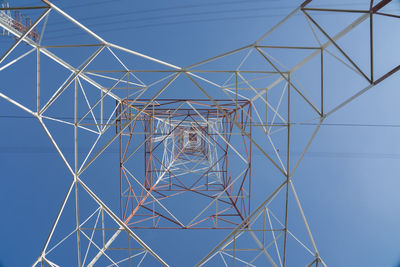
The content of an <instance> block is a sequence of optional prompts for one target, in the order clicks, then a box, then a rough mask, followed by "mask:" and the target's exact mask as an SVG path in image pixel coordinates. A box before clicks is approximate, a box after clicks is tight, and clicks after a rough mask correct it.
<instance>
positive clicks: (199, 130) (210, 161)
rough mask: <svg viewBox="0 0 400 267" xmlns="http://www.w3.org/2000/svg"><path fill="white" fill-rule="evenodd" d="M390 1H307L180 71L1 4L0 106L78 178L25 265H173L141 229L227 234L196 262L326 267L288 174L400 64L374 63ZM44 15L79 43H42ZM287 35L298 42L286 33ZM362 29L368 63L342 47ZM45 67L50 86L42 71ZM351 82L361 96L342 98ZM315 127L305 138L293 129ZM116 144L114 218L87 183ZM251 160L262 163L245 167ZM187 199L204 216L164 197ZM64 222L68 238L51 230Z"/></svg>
mask: <svg viewBox="0 0 400 267" xmlns="http://www.w3.org/2000/svg"><path fill="white" fill-rule="evenodd" d="M390 2H391V1H388V0H382V1H370V2H368V1H367V2H366V4H365V9H360V10H345V9H329V8H324V9H322V8H316V7H313V3H314V1H311V0H307V1H305V2H304V3H303V4H302V5H301V6H299V7H298V8H297V9H295V10H294V11H293V12H291V13H290V14H289V15H288V16H287V17H285V18H284V19H282V20H281V21H280V22H279V23H278V24H277V25H276V26H274V27H273V28H271V30H269V31H268V32H266V33H265V34H264V35H263V36H261V38H259V39H258V40H257V41H256V42H254V43H251V44H249V45H247V46H244V47H241V48H238V49H236V50H233V51H229V52H226V53H224V54H221V55H218V56H215V57H212V58H209V59H206V60H204V61H201V62H199V63H197V64H193V65H191V66H187V67H179V66H176V65H173V64H170V63H167V62H164V61H161V60H158V59H155V58H152V57H150V56H147V55H144V54H141V53H139V52H136V51H133V50H130V49H128V48H124V47H121V46H118V45H116V44H114V43H111V42H108V41H106V40H104V39H102V38H101V37H100V36H98V35H97V34H95V33H94V32H93V31H91V30H90V29H88V28H87V27H85V26H84V25H82V24H81V23H79V22H78V21H77V20H75V19H74V18H72V17H71V16H69V15H68V14H67V13H65V12H64V11H62V10H61V9H60V8H58V7H57V6H56V5H54V4H52V3H51V2H49V1H47V0H43V1H42V5H41V6H29V7H13V6H11V7H10V6H3V7H2V8H0V26H1V27H2V28H3V34H5V35H10V36H12V37H13V38H14V39H15V40H13V38H9V37H4V38H8V39H7V40H9V42H10V45H9V46H6V45H4V46H1V49H2V50H1V51H0V52H1V57H0V75H1V81H2V82H1V88H0V90H1V91H0V97H1V98H2V99H4V100H6V101H8V102H10V103H12V104H14V105H16V106H17V107H19V108H21V109H22V110H24V111H26V112H27V113H29V114H30V115H32V116H33V117H35V118H36V119H37V120H38V122H39V123H40V125H41V126H42V127H43V129H44V131H45V133H46V134H47V136H48V137H49V139H50V141H51V142H52V144H53V145H54V147H55V149H56V150H57V152H58V154H59V155H60V157H61V159H62V161H63V162H64V163H65V166H66V167H67V169H68V171H69V172H70V174H71V176H72V178H73V179H72V181H71V184H70V187H69V189H68V191H67V193H66V196H65V198H64V201H63V203H62V205H61V208H60V210H59V212H58V214H57V216H56V218H55V221H54V224H53V227H52V228H51V230H50V233H49V236H48V238H47V241H46V243H45V244H44V247H43V250H42V253H41V254H40V255H39V257H38V258H37V260H36V261H35V262H34V263H33V266H71V265H76V266H94V265H96V266H103V265H104V266H139V265H141V264H143V265H145V266H156V265H157V264H160V265H164V266H168V263H167V262H168V259H163V258H161V257H160V256H159V255H158V254H157V253H156V252H155V251H153V250H152V249H151V247H150V245H148V244H146V243H145V242H144V241H143V240H142V239H141V238H140V237H139V236H138V234H137V231H136V230H138V228H150V229H156V228H173V229H185V230H184V231H187V229H191V228H199V229H203V228H211V229H220V230H218V231H222V230H221V229H231V230H228V231H230V233H229V234H227V236H226V238H225V239H223V240H222V241H220V242H219V243H218V244H217V245H216V246H215V247H214V249H212V250H211V251H210V253H208V254H207V255H206V256H204V257H203V258H202V259H201V260H200V261H199V262H198V263H197V266H203V265H205V266H207V265H208V266H224V265H225V266H228V265H233V266H235V265H236V266H237V265H240V266H241V265H243V266H267V265H272V266H297V265H306V266H320V265H323V266H326V264H325V262H324V261H323V260H322V258H321V256H320V254H319V252H318V248H317V245H316V242H315V240H314V238H313V235H312V232H311V230H310V227H309V224H308V221H307V219H306V216H305V214H304V211H303V208H302V206H301V202H300V199H299V196H298V194H297V192H296V189H295V186H294V183H293V180H292V179H293V177H294V174H295V171H296V169H297V168H298V166H299V164H300V162H301V160H302V158H303V157H304V155H305V153H306V151H307V149H308V148H309V146H310V144H311V142H312V140H313V139H314V137H315V136H316V134H317V132H318V130H319V128H320V125H321V124H322V123H323V122H324V120H325V119H326V118H327V117H329V116H331V115H332V114H334V113H335V112H336V111H338V110H340V109H341V108H342V107H344V106H345V105H347V104H349V103H350V102H352V101H353V100H354V99H356V98H357V97H359V96H360V95H362V94H363V93H365V92H367V91H368V90H370V89H371V88H373V87H374V86H375V85H377V84H380V83H381V82H382V81H384V80H385V79H386V78H388V77H389V76H391V75H393V74H394V73H396V72H397V71H398V70H399V69H400V65H395V66H390V67H389V68H387V69H385V68H384V67H382V66H381V65H378V66H377V65H376V64H375V61H376V59H377V57H378V56H377V55H376V51H377V48H376V46H377V45H375V42H374V33H375V32H380V29H378V28H376V27H375V26H374V21H376V20H377V19H379V18H380V17H384V18H390V19H393V20H394V21H398V19H399V18H400V16H399V15H397V14H392V13H390V12H386V11H385V8H387V7H388V6H390ZM11 11H18V12H22V13H23V12H28V11H29V12H33V13H35V12H36V13H35V14H34V15H31V17H32V19H35V20H34V22H33V23H27V24H25V25H24V24H21V22H20V21H18V20H17V21H16V20H15V17H14V18H13V17H12V16H11V13H10V12H11ZM327 12H329V13H335V14H337V15H338V16H341V15H343V14H345V15H346V14H350V15H351V17H350V19H349V20H347V21H346V20H345V19H343V23H340V27H341V28H340V29H339V26H338V27H337V28H336V29H334V30H331V29H330V28H329V27H328V26H327V25H326V24H324V22H323V21H322V22H320V20H319V18H320V17H319V14H323V13H327ZM34 16H36V18H34ZM52 17H57V18H58V19H64V20H65V21H67V22H68V23H70V25H72V26H74V27H76V29H77V30H78V31H80V32H81V33H84V34H85V37H82V38H79V39H80V40H81V41H80V42H79V43H78V44H76V43H74V44H68V43H66V42H65V41H63V40H60V41H54V40H51V39H50V38H49V39H46V31H50V30H51V27H54V28H55V29H57V25H52V20H51V19H52ZM17 22H19V24H18V23H17ZM342 24H343V25H342ZM287 27H290V28H291V31H292V32H297V33H301V38H295V37H293V36H287V34H285V33H287V31H288V30H287V29H288V28H287ZM357 28H363V29H366V32H367V35H366V40H368V47H367V49H366V52H367V54H366V56H365V57H364V59H365V58H368V59H369V60H368V61H369V64H368V67H367V68H366V67H365V66H361V65H359V64H357V61H358V60H357V59H354V58H353V57H352V56H351V54H350V53H348V52H347V49H346V46H347V45H349V43H350V45H352V46H353V47H354V46H360V47H361V46H362V47H365V43H362V42H363V41H364V40H356V39H354V38H353V39H352V38H351V33H352V31H354V30H355V29H357ZM306 32H308V35H307V34H306ZM347 36H350V41H348V40H349V39H346V37H347ZM286 37H287V38H286ZM388 38H389V37H388ZM342 40H344V41H343V42H341V41H342ZM346 40H347V42H346ZM72 51H75V52H72ZM76 51H79V53H76ZM26 61H31V62H34V63H35V66H36V68H32V67H31V68H30V69H33V70H34V72H33V73H32V77H33V79H32V83H33V84H32V87H31V88H24V91H25V90H26V93H24V94H19V93H18V90H13V89H14V88H4V87H6V86H10V84H8V83H7V78H8V75H10V74H9V72H15V71H18V68H20V69H21V70H22V71H23V72H24V73H25V75H26V77H29V73H28V71H27V67H26V65H24V64H23V63H22V62H26ZM396 64H397V62H396ZM49 68H51V69H54V71H53V74H52V77H46V75H43V70H46V69H47V70H48V69H49ZM330 68H336V69H337V71H335V72H333V71H332V70H331V69H330ZM327 70H329V71H327ZM8 71H9V72H8ZM57 73H59V75H58V74H57ZM330 75H332V76H330ZM335 75H337V77H335ZM328 77H329V79H328ZM46 78H49V79H48V80H46ZM50 78H51V79H50ZM27 79H28V78H27ZM333 80H334V81H337V82H340V83H339V84H335V83H334V82H332V81H333ZM54 81H57V82H58V84H54ZM347 81H355V82H356V84H357V86H359V87H357V88H353V89H351V88H349V89H348V90H339V87H340V86H341V87H343V85H344V84H347ZM51 82H53V83H51ZM32 88H35V90H34V91H32V90H31V89H32ZM336 96H339V97H336ZM60 113H63V114H65V115H66V116H63V117H60V116H59V114H60ZM310 122H312V123H314V124H315V127H314V128H313V129H312V130H311V131H307V130H304V129H302V128H301V125H303V124H305V123H310ZM57 129H58V130H57ZM69 130H72V131H70V132H72V133H73V134H72V135H70V137H69V138H67V137H68V136H67V134H66V132H67V131H69ZM115 130H116V131H115ZM60 131H61V132H62V133H61V134H60ZM118 140H119V147H120V182H121V192H120V197H121V200H120V205H121V210H120V215H117V214H118V211H114V210H112V209H111V208H110V207H109V206H108V205H107V204H106V203H105V202H103V201H102V198H101V197H100V196H99V193H101V192H100V190H101V188H92V186H89V185H87V183H86V180H87V178H88V176H89V174H88V172H89V171H90V169H91V168H96V163H97V162H98V159H99V158H100V157H101V155H102V154H103V153H104V152H105V151H106V150H107V148H109V147H111V146H113V144H115V143H118ZM138 140H139V141H138ZM68 144H70V145H71V144H72V145H73V147H74V153H73V156H71V157H69V156H68V155H67V154H66V153H65V151H64V147H65V146H66V145H68ZM87 145H90V148H89V149H85V148H86V147H87ZM299 151H301V152H300V153H299ZM82 152H83V155H84V156H82ZM252 155H258V156H261V157H262V160H261V161H260V160H258V162H263V164H257V165H255V164H251V158H252ZM253 162H254V160H253ZM100 167H101V166H100ZM250 177H252V178H251V179H250ZM250 180H251V181H252V184H253V185H254V184H256V185H257V187H256V188H255V189H257V190H259V191H258V194H259V196H262V198H263V200H262V201H261V202H259V203H257V201H255V200H254V198H252V196H253V195H254V194H255V193H254V192H252V190H253V189H251V186H250ZM259 184H260V185H261V186H258V185H259ZM96 190H97V191H96ZM260 190H261V193H260ZM250 192H252V194H250ZM105 193H107V192H105ZM182 196H185V198H186V199H187V201H189V202H188V203H187V205H188V206H190V207H193V209H194V210H197V209H198V211H199V212H196V213H194V214H189V210H188V209H186V210H185V209H183V210H182V209H181V210H179V207H177V205H176V204H171V203H169V202H168V201H169V200H170V199H174V198H177V197H182ZM193 196H196V197H197V196H199V197H201V198H202V201H197V198H196V200H195V198H194V197H193ZM250 199H252V200H251V203H256V205H254V204H252V206H250ZM191 201H193V203H192V202H191ZM258 201H259V199H258ZM83 203H84V204H83ZM69 206H72V211H71V209H69V208H68V207H69ZM253 206H254V207H253ZM190 212H191V211H190ZM289 212H290V213H291V214H296V213H297V214H298V216H297V218H296V216H294V215H293V216H292V217H290V216H289V215H288V214H289ZM71 214H73V215H74V216H71ZM188 214H189V215H190V216H189V217H188V218H185V220H183V219H181V218H182V217H181V216H183V217H184V216H187V215H188ZM289 217H290V218H291V219H288V218H289ZM60 224H67V225H70V228H71V232H69V233H66V234H57V230H58V229H59V228H58V226H59V225H60ZM232 229H233V230H232ZM300 229H302V230H300ZM148 231H152V230H148ZM301 232H302V234H301ZM297 233H299V234H297ZM210 249H211V248H210ZM121 251H123V253H121ZM72 254H74V255H76V257H75V256H72ZM66 255H68V256H66ZM69 255H71V256H69ZM195 256H198V255H195ZM68 260H70V261H71V260H73V261H74V262H73V263H71V262H68Z"/></svg>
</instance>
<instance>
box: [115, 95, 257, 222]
mask: <svg viewBox="0 0 400 267" xmlns="http://www.w3.org/2000/svg"><path fill="white" fill-rule="evenodd" d="M148 101H149V100H148V99H140V100H131V99H128V100H124V101H123V103H122V105H119V107H118V110H117V118H118V121H117V131H119V130H121V129H122V127H123V125H128V127H126V129H125V131H123V132H122V134H121V135H120V170H121V171H120V183H121V195H120V205H121V218H122V219H123V220H124V221H125V222H126V223H127V225H129V226H130V227H132V228H145V229H233V228H235V227H236V226H237V225H238V224H240V223H241V222H242V220H243V219H244V218H246V217H247V216H248V215H249V213H250V203H251V202H250V194H251V142H250V141H249V139H248V138H247V137H246V135H248V136H250V137H251V121H250V118H251V112H252V106H251V103H250V102H249V101H247V100H238V101H232V100H230V99H217V100H213V101H210V100H205V99H190V100H189V99H157V100H154V101H153V102H152V103H151V104H150V105H148V106H145V104H146V103H147V102H148ZM139 140H140V142H139ZM135 142H136V145H133V143H135ZM128 157H129V158H128ZM140 161H141V162H140ZM139 162H140V163H139ZM139 165H142V166H144V167H143V169H144V170H143V171H142V172H138V171H137V169H138V166H139ZM135 172H136V173H135ZM176 198H179V200H176V201H175V200H173V199H176ZM199 198H201V200H199ZM182 203H184V204H185V207H186V208H185V211H184V213H185V214H182V210H179V208H178V211H177V209H176V208H177V206H181V205H182ZM200 203H201V204H200ZM202 205H204V206H202ZM188 207H189V209H188ZM196 209H198V210H199V213H196V214H194V215H193V217H190V218H189V219H188V218H186V219H181V217H182V216H183V217H185V216H186V213H188V211H190V210H196Z"/></svg>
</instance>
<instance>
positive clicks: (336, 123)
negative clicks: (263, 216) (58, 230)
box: [0, 0, 400, 267]
mask: <svg viewBox="0 0 400 267" xmlns="http://www.w3.org/2000/svg"><path fill="white" fill-rule="evenodd" d="M10 2H11V1H10ZM17 2H18V1H17ZM27 2H29V1H25V3H27ZM364 2H365V1H361V0H351V1H344V0H343V1H335V4H334V5H333V6H334V7H337V8H356V7H358V6H359V5H360V3H364ZM19 3H24V1H19ZM54 3H55V4H57V5H58V6H59V7H61V8H62V9H64V10H65V11H66V12H68V13H69V14H70V15H72V16H73V17H75V18H77V19H78V20H79V21H81V22H82V23H83V24H85V25H87V26H88V27H89V28H91V29H93V30H94V31H95V32H96V33H98V34H99V35H100V36H102V37H103V38H104V39H106V40H109V41H112V42H114V43H117V44H120V45H122V46H125V47H129V48H131V49H133V50H136V51H139V52H142V53H144V54H147V55H150V56H153V57H155V58H159V59H162V60H165V61H167V62H170V63H173V64H176V65H179V66H185V65H190V64H193V63H195V62H198V61H200V60H202V59H205V58H209V57H211V56H214V55H217V54H220V53H223V52H225V51H229V50H232V49H235V48H238V47H241V46H243V45H247V44H249V43H251V42H253V41H254V40H256V39H257V38H258V37H259V36H261V35H262V34H263V33H264V32H266V31H267V30H268V29H269V28H270V27H272V26H273V25H274V24H275V23H276V22H278V21H279V20H280V19H281V18H283V17H284V16H285V15H286V14H288V13H289V12H290V11H291V10H293V9H294V8H295V7H296V6H298V5H299V4H300V3H301V1H297V0H282V1H277V0H263V1H261V0H249V1H230V0H221V1H190V2H188V1H183V0H172V1H128V0H114V1H103V0H98V1H93V0H87V1H63V0H57V1H54ZM319 3H320V4H321V6H324V5H328V4H329V2H328V1H319ZM340 3H343V5H341V4H340ZM396 4H397V7H396V12H397V13H400V12H399V10H400V1H397V2H396ZM327 17H332V18H333V17H334V15H327ZM327 21H328V22H329V23H332V25H333V26H335V23H337V22H336V21H335V20H333V19H331V20H330V19H329V18H327ZM395 25H397V27H396V26H395ZM58 26H59V30H58V31H57V32H53V33H51V34H53V36H54V38H55V39H56V38H58V36H63V35H64V37H63V38H65V37H68V36H69V37H68V38H71V40H72V39H73V38H76V37H77V36H75V37H74V36H73V32H72V31H70V30H69V29H68V27H69V26H68V25H63V24H60V25H58ZM382 29H383V30H384V31H385V34H386V36H387V34H391V35H392V36H391V37H390V42H387V43H386V45H387V46H389V45H390V44H392V45H396V44H397V45H399V44H400V37H399V36H400V34H399V33H400V25H399V24H398V23H397V24H391V26H390V27H387V28H382ZM288 34H295V33H294V32H290V31H289V32H288ZM7 38H8V37H0V47H1V50H0V51H3V50H4V49H5V45H6V44H7V43H8V41H7ZM385 40H387V41H389V39H385ZM397 47H399V46H397ZM353 49H354V50H353V52H354V51H356V50H357V47H354V48H353ZM380 53H381V54H382V55H383V56H384V57H386V58H390V59H391V60H393V61H394V62H397V64H398V62H399V61H400V52H399V50H398V49H397V50H396V49H391V50H390V49H388V50H385V48H382V49H381V51H380ZM14 75H15V76H14V77H13V82H12V83H7V86H8V88H13V89H12V90H14V92H20V94H21V95H25V94H26V95H27V97H28V95H29V92H25V91H24V90H32V91H34V90H35V88H26V87H24V85H25V81H24V80H23V79H22V78H23V77H24V76H23V75H24V74H23V73H15V74H14ZM49 75H52V73H51V72H49ZM399 81H400V76H399V75H398V74H396V75H394V76H392V77H390V78H389V79H387V80H386V81H384V82H383V83H381V84H380V85H378V86H376V87H375V88H373V89H372V90H371V91H369V92H368V93H366V94H365V95H363V96H361V97H360V98H358V99H357V100H355V101H354V102H352V103H351V104H350V105H348V106H346V107H345V108H343V109H342V110H340V111H339V112H337V113H335V114H334V115H333V116H332V117H330V118H329V119H328V120H327V121H325V123H326V125H324V126H322V127H321V129H320V131H319V133H318V135H317V137H316V138H315V140H314V142H313V144H312V145H311V147H310V150H309V152H308V154H307V155H306V157H305V158H304V160H303V162H302V164H301V165H300V167H299V168H298V170H297V174H296V178H295V180H294V182H295V185H296V188H297V190H298V194H299V196H300V199H301V201H302V205H303V208H304V211H305V214H306V215H307V217H308V220H309V224H310V227H311V230H312V232H313V234H314V238H315V240H316V243H317V245H318V248H319V251H320V254H321V256H322V257H323V259H324V261H325V262H326V263H327V264H328V265H329V266H390V267H398V266H400V227H399V225H400V204H399V203H400V193H399V191H400V176H399V173H400V164H399V160H400V143H399V141H398V140H399V136H400V117H399V116H398V114H399V111H400V110H399V104H398V102H399V101H398V100H399V98H400V90H399V89H400V86H399ZM347 84H348V81H346V80H343V81H342V85H343V87H346V86H347ZM352 85H354V84H352ZM3 86H4V84H3V83H2V82H1V80H0V92H3V91H2V90H3V88H2V87H3ZM357 88H359V89H361V88H362V86H359V87H357ZM24 116H26V113H24V112H22V111H20V110H18V109H17V108H16V107H14V106H12V105H11V104H9V103H7V102H6V101H4V100H0V122H1V124H0V136H1V138H0V170H1V171H0V179H1V182H2V183H1V186H0V203H1V206H0V207H1V216H0V227H1V229H2V230H1V231H0V240H1V242H0V266H1V267H13V266H29V265H30V264H32V263H33V262H34V260H36V258H37V257H38V256H39V253H40V251H41V249H42V246H43V244H44V242H45V239H46V237H47V235H48V232H49V229H50V227H51V225H52V222H53V220H54V218H55V216H56V212H57V210H58V208H59V206H60V204H61V202H62V199H63V197H64V195H65V192H66V190H67V188H68V186H69V183H70V175H69V173H68V172H67V170H66V168H65V166H64V165H63V163H62V161H61V159H60V158H59V157H58V155H57V154H56V151H55V150H54V148H53V147H52V145H51V143H50V142H49V140H48V138H47V136H45V134H44V132H43V130H42V128H41V127H40V125H39V124H38V123H37V121H36V120H34V119H28V118H24ZM303 127H307V126H303ZM72 151H73V150H72V148H70V153H72ZM117 157H118V153H117V150H112V148H111V150H110V151H109V152H108V153H106V154H105V156H104V157H103V158H102V159H101V160H102V161H103V162H104V163H107V164H108V166H107V168H108V169H109V171H110V172H112V171H115V172H118V170H119V168H118V158H117ZM257 160H261V158H260V157H257V156H255V161H257ZM110 162H111V163H112V162H115V163H116V164H110ZM92 174H93V175H95V176H96V179H98V180H97V181H101V182H100V184H101V187H102V188H103V189H106V188H111V189H110V191H109V194H108V195H107V196H105V198H106V200H107V201H108V202H107V203H110V205H111V206H113V205H115V207H117V206H118V201H119V196H118V194H119V187H118V184H119V177H115V179H114V178H110V177H109V176H107V175H106V174H103V173H102V171H101V170H96V172H92ZM253 179H257V177H253ZM92 182H93V180H92ZM89 183H90V182H89ZM257 198H258V201H261V200H262V199H263V196H262V195H257ZM116 211H117V210H116ZM185 234H186V233H182V232H180V233H178V234H177V236H179V238H180V239H179V240H180V243H179V244H175V245H176V246H175V247H172V246H170V245H169V246H166V245H163V244H171V243H168V242H172V240H169V241H168V240H167V241H166V240H164V239H161V238H160V236H162V237H165V238H172V235H168V234H164V233H160V234H159V236H157V234H155V233H150V232H148V231H147V232H146V231H143V232H142V236H143V238H144V240H146V241H149V243H150V244H151V243H152V242H153V243H155V245H154V246H155V247H156V249H155V250H156V251H157V252H158V251H160V254H161V255H162V256H166V258H167V261H168V262H169V263H170V264H171V265H172V266H189V265H190V264H193V263H194V262H196V261H197V260H199V259H200V258H201V257H202V256H203V255H205V254H206V253H207V252H208V251H209V250H210V249H211V248H213V247H214V244H215V242H214V241H212V242H211V241H210V244H209V245H208V246H200V245H199V246H197V245H193V243H191V242H193V239H195V238H199V240H200V242H199V243H202V244H207V235H202V234H193V233H188V234H187V236H186V237H184V235H185ZM210 235H211V234H210ZM215 235H217V236H218V237H220V238H223V236H224V233H218V234H215ZM165 242H166V243H165ZM189 243H191V245H192V246H189V245H187V244H189ZM194 249H196V251H194ZM177 250H178V251H180V257H174V256H167V255H175V254H176V251H177ZM192 255H194V256H192ZM193 258H195V260H194V261H193Z"/></svg>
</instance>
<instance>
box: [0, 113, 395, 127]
mask: <svg viewBox="0 0 400 267" xmlns="http://www.w3.org/2000/svg"><path fill="white" fill-rule="evenodd" d="M53 118H54V119H58V120H73V119H74V118H73V117H62V116H59V117H53ZM0 119H36V118H35V117H33V116H24V115H0ZM83 120H89V121H94V120H93V119H92V118H84V119H83ZM96 120H99V119H98V118H96ZM290 124H291V125H301V126H317V125H318V124H319V123H314V122H292V123H290ZM321 126H337V127H340V126H343V127H384V128H400V124H368V123H323V124H321Z"/></svg>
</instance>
